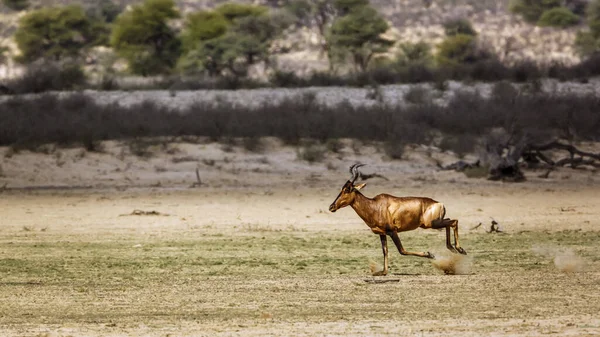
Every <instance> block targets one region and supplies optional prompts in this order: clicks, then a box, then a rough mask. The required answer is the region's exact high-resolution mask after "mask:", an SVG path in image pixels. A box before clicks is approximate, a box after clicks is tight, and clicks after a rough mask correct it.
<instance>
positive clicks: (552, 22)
mask: <svg viewBox="0 0 600 337" xmlns="http://www.w3.org/2000/svg"><path fill="white" fill-rule="evenodd" d="M578 23H579V17H578V16H577V15H575V14H573V12H571V11H570V10H569V9H568V8H565V7H554V8H552V9H549V10H547V11H545V12H544V13H543V14H542V16H541V17H540V19H539V20H538V22H537V25H538V26H545V27H560V28H566V27H569V26H574V25H576V24H578Z"/></svg>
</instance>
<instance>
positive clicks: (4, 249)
mask: <svg viewBox="0 0 600 337" xmlns="http://www.w3.org/2000/svg"><path fill="white" fill-rule="evenodd" d="M153 146H154V148H151V150H152V151H153V155H152V156H149V157H148V158H146V159H140V158H137V157H135V156H131V155H130V154H129V153H128V152H127V151H128V150H127V147H126V146H123V145H122V144H119V143H111V142H109V143H106V144H105V151H104V153H89V152H85V151H82V150H81V149H49V150H48V151H47V152H49V153H50V154H39V153H37V154H34V153H28V152H22V153H17V154H10V153H9V155H8V156H6V153H7V152H8V151H9V150H8V149H0V153H2V151H4V153H5V156H4V157H3V160H2V162H1V165H2V171H1V172H2V174H0V188H1V187H2V186H5V187H4V188H3V189H2V192H0V214H2V218H1V220H0V223H1V226H0V270H2V275H0V296H1V297H2V298H3V299H4V300H3V301H2V302H1V303H0V334H2V335H14V336H233V335H243V336H325V335H327V336H364V335H369V336H384V335H401V336H403V335H406V336H409V335H410V336H414V335H419V336H445V335H455V334H461V335H466V336H481V335H493V336H537V335H546V334H557V335H565V336H567V335H573V336H585V335H590V336H591V335H597V334H600V318H599V316H598V314H597V313H598V311H599V310H600V305H599V304H598V303H600V295H599V293H598V292H597V289H598V286H600V269H599V267H600V254H599V253H598V252H597V251H596V249H595V248H596V247H597V244H596V242H597V238H598V237H599V236H598V233H599V232H598V228H599V226H600V220H599V219H600V208H599V207H598V205H600V187H599V185H598V180H599V178H598V176H597V174H596V173H595V172H594V171H591V170H570V169H564V170H559V171H556V172H553V173H551V175H550V178H549V179H542V178H538V177H537V175H539V173H540V172H534V171H529V172H527V176H528V178H529V180H528V181H527V182H524V183H519V184H510V183H502V182H490V181H486V180H482V179H469V178H466V177H465V176H464V175H463V174H462V173H456V172H443V171H439V170H437V169H436V165H435V162H436V160H437V161H439V162H442V163H448V162H451V161H453V160H455V158H454V157H453V156H452V155H449V154H444V153H440V152H439V151H437V150H435V149H434V150H432V149H425V148H414V149H410V150H409V151H408V156H407V158H409V159H411V160H403V161H389V160H386V159H385V158H384V157H383V155H382V154H380V153H378V152H377V151H376V149H375V148H373V147H368V146H365V147H362V149H361V151H360V153H358V154H356V153H355V152H354V151H352V150H351V144H350V143H348V146H347V147H346V148H345V149H344V150H343V151H342V152H341V154H329V155H328V156H327V158H326V159H325V160H324V161H323V162H322V163H315V164H308V163H306V162H302V161H299V160H298V159H297V158H296V156H297V155H296V150H295V149H293V148H287V147H282V146H279V145H277V144H275V145H274V144H270V145H269V148H268V150H267V151H266V152H264V153H248V152H247V151H244V150H243V149H242V148H240V147H236V146H234V147H233V149H231V148H227V147H225V148H224V146H223V145H219V144H212V143H201V144H189V143H175V144H169V145H167V146H163V145H160V144H159V145H153ZM355 161H362V162H368V163H369V166H366V167H365V168H364V171H365V172H375V171H376V172H378V173H381V174H383V175H385V176H386V177H388V178H389V179H390V181H385V180H382V179H372V180H369V181H368V185H369V186H367V187H366V189H365V194H366V195H367V196H373V195H375V194H377V193H380V192H387V193H392V194H396V195H424V196H430V197H433V198H435V199H437V200H440V201H442V202H444V203H445V204H446V206H447V208H448V216H450V217H453V218H457V219H459V220H460V224H461V229H460V233H461V238H462V239H463V240H464V241H463V242H464V244H463V246H465V248H467V250H468V251H469V256H472V257H473V259H474V260H473V266H472V269H471V270H470V272H468V273H465V274H466V275H444V274H443V273H441V272H440V271H437V270H435V268H433V267H432V266H431V265H430V264H429V263H428V262H423V261H422V260H415V259H410V258H405V257H399V255H398V254H397V253H396V252H393V253H394V254H395V255H393V256H392V264H393V265H394V263H395V265H394V268H396V269H392V271H394V270H395V271H396V272H397V271H400V273H396V274H393V275H390V276H387V277H385V278H387V279H388V280H391V281H394V282H389V283H382V284H376V283H366V282H365V280H369V279H372V278H371V277H370V276H369V272H368V260H374V261H376V262H378V263H380V262H381V261H380V260H381V256H380V254H381V253H380V248H379V244H378V240H377V237H376V236H374V235H373V234H370V232H369V231H368V229H367V228H366V226H365V225H364V224H362V222H361V221H360V219H358V217H357V216H356V214H354V212H353V211H352V210H350V209H344V210H341V211H339V212H337V213H335V214H332V213H329V212H328V211H327V207H328V205H329V203H331V202H332V201H333V199H334V198H335V196H336V195H337V193H338V191H339V188H340V187H341V185H342V184H343V183H344V182H345V180H346V179H347V177H348V173H347V166H348V164H349V163H353V162H355ZM196 168H198V172H199V173H200V177H201V180H202V185H200V186H195V187H190V186H191V185H192V184H194V183H195V182H196V175H195V169H196ZM133 210H145V211H157V212H159V213H161V214H162V215H159V216H131V215H129V214H131V213H132V211H133ZM490 218H494V219H496V220H497V221H498V222H499V223H500V224H501V226H502V227H501V228H502V230H503V231H504V234H487V233H485V230H486V229H489V223H490ZM480 222H481V223H483V224H484V225H483V226H481V227H479V228H477V229H472V228H473V227H474V226H475V225H477V224H478V223H480ZM337 237H343V240H342V241H341V243H339V242H337V243H336V241H335V240H336V239H335V238H337ZM406 237H407V238H408V239H407V240H408V242H410V243H408V244H407V245H410V246H411V247H412V246H414V247H427V249H432V252H434V253H436V255H440V256H443V255H444V254H447V253H446V251H445V249H444V245H443V234H441V233H439V232H436V231H423V230H418V231H415V232H411V233H410V234H408V233H407V236H406ZM283 239H285V240H290V241H289V242H288V241H285V242H280V240H283ZM332 239H333V240H334V241H333V242H334V243H333V244H332V243H330V242H331V240H332ZM261 240H267V241H268V242H271V243H270V244H261ZM294 240H300V241H301V242H300V243H294V242H296V241H294ZM344 240H346V241H348V242H354V244H350V245H345V246H344V245H343V243H344ZM188 243H189V244H190V245H191V246H189V245H188ZM296 245H297V246H296ZM39 247H42V248H41V249H42V251H40V250H39V249H40V248H39ZM43 247H47V248H46V250H44V248H43ZM90 247H96V248H93V249H92V248H90ZM156 247H160V248H161V249H158V248H156ZM190 247H192V248H190ZM210 247H218V248H217V249H214V248H210ZM286 247H289V248H286ZM36 249H38V250H36ZM140 249H143V250H142V251H140ZM286 249H288V250H286ZM33 252H36V253H33ZM390 252H392V249H390ZM561 252H562V253H561ZM565 252H567V253H568V252H571V253H572V254H573V256H575V257H577V259H578V260H577V261H580V262H573V263H582V265H580V266H579V267H577V266H576V267H575V268H569V267H564V268H560V264H561V263H562V264H564V263H567V264H569V263H571V262H569V261H572V260H569V259H568V258H567V262H565V257H564V256H565V254H564V253H565ZM167 253H168V254H174V253H178V254H179V253H180V254H181V255H180V256H183V257H185V256H188V258H190V259H191V260H189V261H187V260H186V261H184V262H182V263H181V264H177V263H176V262H173V263H174V264H176V265H177V268H175V267H173V268H175V269H168V268H169V266H161V267H160V268H167V269H160V268H158V267H156V268H155V267H150V266H149V265H147V264H151V263H154V262H152V261H155V260H156V259H160V258H163V257H164V256H165V254H167ZM144 254H146V255H144ZM561 254H562V255H561ZM88 255H89V256H88ZM567 255H568V254H567ZM102 256H106V259H116V260H118V261H121V260H119V259H123V261H135V262H136V263H138V262H139V265H140V266H141V267H140V268H141V269H142V270H143V273H144V274H141V275H142V276H139V277H138V276H136V275H137V274H135V273H134V274H132V275H133V276H131V275H129V276H127V275H126V276H125V277H122V278H121V276H119V275H120V274H118V275H117V274H114V275H113V274H112V272H113V271H112V270H111V269H110V267H106V269H98V270H101V271H102V273H101V274H98V275H92V274H90V273H92V271H94V270H96V269H95V268H99V267H96V266H95V265H93V264H90V261H92V262H93V261H98V259H100V260H101V259H102ZM190 256H193V259H192V258H191V257H190ZM317 257H319V258H320V259H321V260H318V259H316V258H317ZM557 257H558V258H557ZM88 258H89V259H90V260H86V259H88ZM146 258H147V260H145V259H146ZM203 258H204V259H212V260H211V261H213V262H214V261H220V260H219V259H222V260H224V261H225V262H223V263H224V264H225V265H226V266H227V265H229V264H231V263H233V262H234V261H247V263H246V262H240V263H238V264H232V265H231V266H228V267H229V269H226V268H227V267H223V265H221V264H220V263H221V262H219V263H214V264H213V265H209V266H206V265H204V266H198V265H196V264H195V262H197V261H200V260H201V259H203ZM330 258H331V259H333V260H329V259H330ZM45 259H48V260H47V261H48V263H49V264H53V263H58V265H59V266H64V267H65V268H67V269H66V270H69V271H70V272H72V273H73V274H68V275H62V274H57V275H54V274H52V275H54V276H49V273H51V272H52V271H51V270H48V271H46V269H44V268H46V267H45V266H44V265H43V264H44V263H46V262H45V261H46V260H45ZM69 259H71V260H69ZM195 259H199V260H195ZM262 259H267V260H262ZM302 259H307V261H312V262H309V263H307V264H306V266H304V265H302V266H299V265H297V264H294V261H290V260H296V261H298V260H302ZM311 259H313V260H311ZM315 259H316V260H315ZM21 260H23V261H25V260H26V261H27V263H32V265H33V266H37V267H35V268H32V269H27V268H25V269H18V268H17V269H11V268H9V267H8V264H9V263H16V262H15V261H21ZM36 261H38V262H40V261H41V262H40V263H41V264H38V265H36V264H35V263H36ZM57 261H58V262H57ZM69 261H71V262H69ZM78 261H79V262H78ZM149 261H150V262H149ZM257 261H258V262H257ZM260 261H266V262H268V263H261V262H260ZM319 261H320V262H319ZM556 261H559V262H556ZM78 263H80V264H78ZM69 265H71V266H72V268H73V270H70V269H69V268H68V266H69ZM76 266H79V267H76ZM19 268H21V267H19ZM269 268H270V269H269ZM398 268H400V269H398ZM38 269H39V270H44V272H43V273H42V274H40V275H38V274H37V272H36V270H38ZM271 269H272V271H270V270H271ZM124 270H125V271H124V272H127V271H128V269H127V268H125V269H124ZM165 270H170V272H165ZM265 271H266V272H265ZM104 273H105V275H103V274H104ZM170 273H171V274H170ZM115 275H116V276H115ZM105 276H106V278H105ZM385 278H384V279H385ZM95 279H96V280H95Z"/></svg>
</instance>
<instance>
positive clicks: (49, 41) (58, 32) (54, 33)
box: [15, 5, 98, 63]
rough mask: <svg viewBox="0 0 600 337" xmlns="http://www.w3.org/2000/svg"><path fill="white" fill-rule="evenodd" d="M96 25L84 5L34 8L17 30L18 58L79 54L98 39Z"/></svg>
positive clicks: (31, 59) (55, 57)
mask: <svg viewBox="0 0 600 337" xmlns="http://www.w3.org/2000/svg"><path fill="white" fill-rule="evenodd" d="M92 28H93V26H92V21H91V20H90V18H89V17H88V16H86V14H85V12H84V11H83V9H82V8H81V7H80V6H76V5H72V6H62V7H46V8H41V9H37V10H34V11H31V12H29V13H27V14H25V15H24V16H23V17H22V18H21V19H20V20H19V27H18V28H17V31H16V32H15V42H16V43H17V46H18V47H19V50H20V51H21V55H20V57H19V58H18V61H20V62H23V63H30V62H33V61H36V60H38V59H49V60H54V61H58V60H61V59H64V58H67V57H78V56H79V55H80V53H81V51H82V50H83V49H85V48H87V47H91V46H93V45H94V44H95V42H96V39H97V36H96V35H97V34H98V30H95V29H92ZM49 37H50V38H49Z"/></svg>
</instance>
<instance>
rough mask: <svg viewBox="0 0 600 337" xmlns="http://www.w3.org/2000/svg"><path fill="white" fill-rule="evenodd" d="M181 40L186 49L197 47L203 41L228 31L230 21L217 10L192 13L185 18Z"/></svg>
mask: <svg viewBox="0 0 600 337" xmlns="http://www.w3.org/2000/svg"><path fill="white" fill-rule="evenodd" d="M184 27H185V28H184V31H183V33H182V35H181V41H182V44H183V49H184V50H192V49H194V48H197V47H198V45H199V43H201V42H202V41H206V40H210V39H214V38H216V37H219V36H221V35H223V34H225V33H226V32H227V28H228V27H229V22H228V21H227V19H225V16H223V14H221V13H219V12H216V11H198V12H194V13H191V14H189V15H188V16H187V18H186V20H185V26H184Z"/></svg>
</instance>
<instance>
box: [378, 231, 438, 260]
mask: <svg viewBox="0 0 600 337" xmlns="http://www.w3.org/2000/svg"><path fill="white" fill-rule="evenodd" d="M389 236H391V237H392V240H394V244H395V245H396V247H397V248H398V251H399V252H400V254H402V255H413V256H420V257H426V258H429V259H435V256H434V255H433V254H431V253H430V252H426V253H422V252H407V251H406V250H404V247H402V242H400V237H399V236H398V233H396V232H390V233H389Z"/></svg>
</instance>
